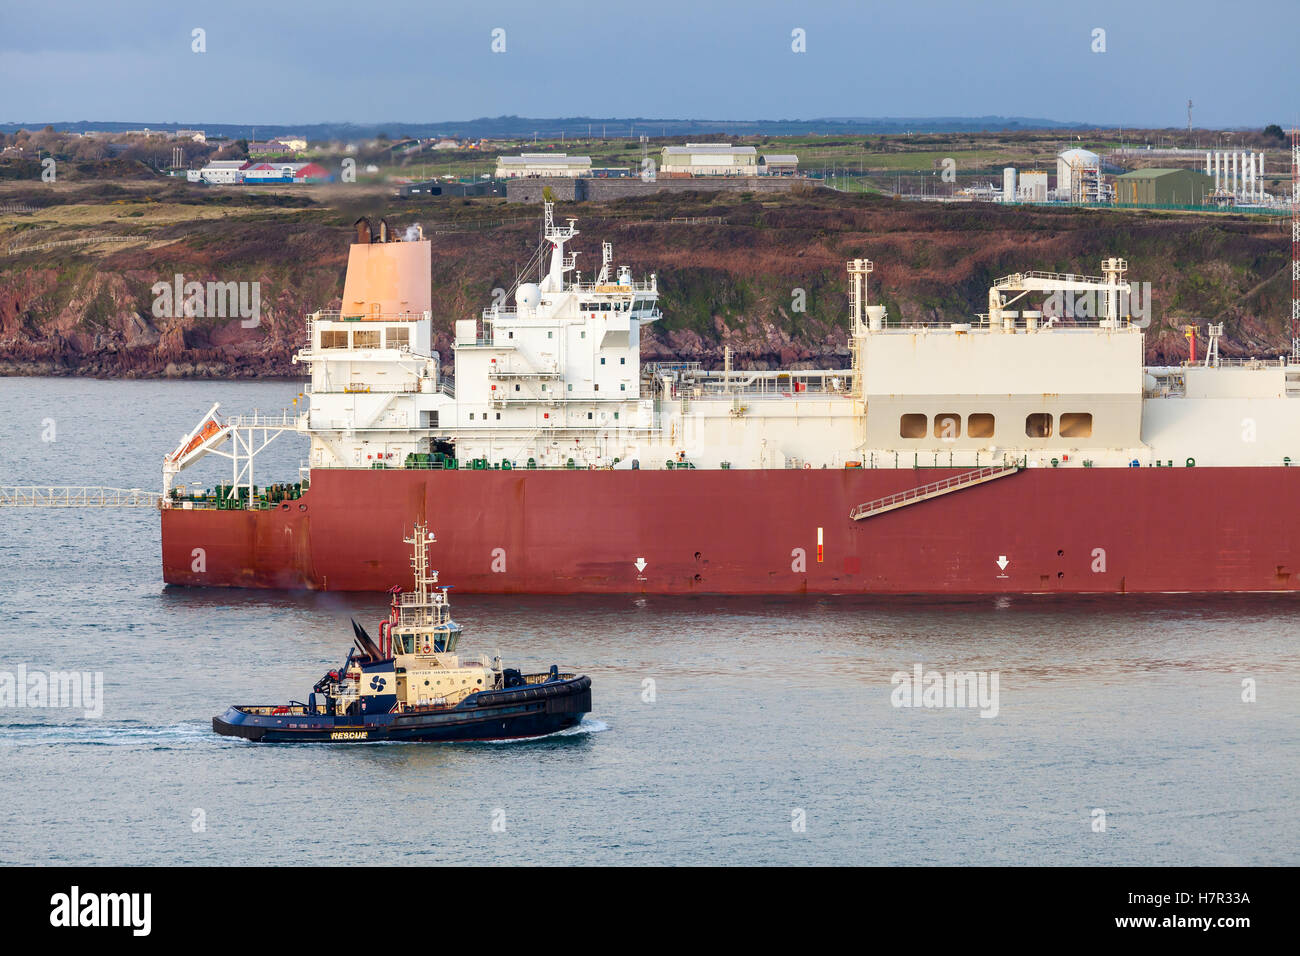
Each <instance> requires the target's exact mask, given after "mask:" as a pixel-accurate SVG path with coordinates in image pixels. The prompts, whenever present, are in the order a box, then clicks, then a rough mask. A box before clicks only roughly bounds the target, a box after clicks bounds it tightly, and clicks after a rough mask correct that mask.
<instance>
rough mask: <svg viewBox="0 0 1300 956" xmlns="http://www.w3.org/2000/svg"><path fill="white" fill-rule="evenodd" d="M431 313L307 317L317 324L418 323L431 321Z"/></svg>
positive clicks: (332, 312)
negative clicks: (426, 320) (321, 322)
mask: <svg viewBox="0 0 1300 956" xmlns="http://www.w3.org/2000/svg"><path fill="white" fill-rule="evenodd" d="M432 317H433V313H432V312H371V313H363V312H343V311H340V310H321V311H318V312H313V313H311V315H309V316H308V319H309V320H310V321H312V322H313V323H314V322H319V321H325V322H420V321H422V320H424V319H431V318H432Z"/></svg>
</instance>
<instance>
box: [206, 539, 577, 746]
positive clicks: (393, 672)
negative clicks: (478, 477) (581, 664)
mask: <svg viewBox="0 0 1300 956" xmlns="http://www.w3.org/2000/svg"><path fill="white" fill-rule="evenodd" d="M433 540H434V536H433V535H432V534H431V533H429V532H428V531H427V530H426V528H425V526H424V525H423V524H419V523H417V524H416V525H415V529H414V532H413V533H412V534H411V536H410V537H408V538H406V539H405V543H407V544H409V545H411V548H412V552H413V553H412V558H411V567H412V569H413V571H414V573H415V590H413V591H410V592H403V591H402V590H401V588H400V587H394V588H393V589H392V595H393V599H392V606H391V609H390V613H389V616H388V618H387V619H386V620H384V621H383V622H381V623H380V625H379V639H378V641H375V640H374V639H372V638H371V637H370V635H369V634H368V633H367V632H366V630H365V629H364V628H363V627H361V625H359V624H357V622H356V621H355V620H354V621H353V622H352V630H353V635H354V646H353V647H351V648H349V650H348V655H347V659H346V660H344V662H343V664H342V665H341V666H340V667H339V668H337V669H336V670H331V671H329V672H328V673H327V674H325V676H324V677H322V678H321V679H320V680H319V681H317V682H316V685H315V686H314V687H313V688H312V692H311V694H310V695H308V697H307V700H306V701H305V702H303V701H290V702H288V703H284V704H253V705H248V704H240V705H235V706H233V707H230V708H228V709H227V710H226V712H225V713H223V714H221V715H220V716H218V717H213V718H212V729H213V730H214V731H216V732H217V733H218V734H223V735H225V736H229V737H243V738H246V739H248V740H252V741H256V742H263V743H378V742H383V741H410V742H424V743H429V742H453V741H474V740H516V739H521V738H533V737H543V736H546V735H549V734H553V733H556V732H558V731H562V730H567V729H569V728H571V727H576V726H577V725H578V724H579V723H580V722H581V721H582V717H583V715H584V714H586V713H589V712H590V711H591V678H590V677H587V676H585V675H580V674H569V673H561V672H560V669H559V667H558V666H556V665H551V668H550V670H549V671H547V672H545V673H539V674H523V673H520V672H519V671H518V670H515V669H513V668H508V667H503V666H502V663H501V658H500V657H499V656H493V657H490V658H489V657H487V656H486V655H483V656H481V657H480V658H479V659H478V660H477V661H471V660H469V659H466V658H462V657H460V656H459V655H457V654H456V653H455V651H456V649H457V643H458V642H459V641H460V638H461V634H462V628H461V626H460V625H459V624H457V623H456V622H455V621H454V620H452V617H451V605H450V602H449V600H448V594H447V592H448V588H447V587H446V586H440V585H439V584H438V572H437V571H432V570H430V568H429V558H428V545H429V543H430V542H431V541H433Z"/></svg>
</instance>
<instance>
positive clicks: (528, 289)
mask: <svg viewBox="0 0 1300 956" xmlns="http://www.w3.org/2000/svg"><path fill="white" fill-rule="evenodd" d="M541 301H542V290H541V287H540V286H538V285H537V283H535V282H525V283H523V284H521V285H520V286H519V288H518V289H517V290H516V291H515V308H517V309H519V311H521V312H532V311H533V310H535V309H536V308H537V306H538V305H540V304H541Z"/></svg>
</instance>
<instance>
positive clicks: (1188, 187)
mask: <svg viewBox="0 0 1300 956" xmlns="http://www.w3.org/2000/svg"><path fill="white" fill-rule="evenodd" d="M1213 200H1214V178H1213V177H1211V176H1207V175H1205V173H1201V172H1197V171H1196V170H1194V169H1135V170H1134V171H1133V172H1131V173H1125V174H1124V175H1122V176H1116V177H1115V201H1116V202H1117V203H1123V204H1129V205H1138V206H1204V205H1208V204H1210V203H1211V202H1213Z"/></svg>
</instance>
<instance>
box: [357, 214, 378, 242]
mask: <svg viewBox="0 0 1300 956" xmlns="http://www.w3.org/2000/svg"><path fill="white" fill-rule="evenodd" d="M352 228H353V229H355V230H356V233H357V242H359V243H362V244H364V245H369V244H370V243H371V242H373V241H374V234H373V233H372V232H371V231H370V220H369V219H367V218H366V217H365V216H362V217H361V218H360V219H358V220H357V221H356V222H354V223H353V224H352Z"/></svg>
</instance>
